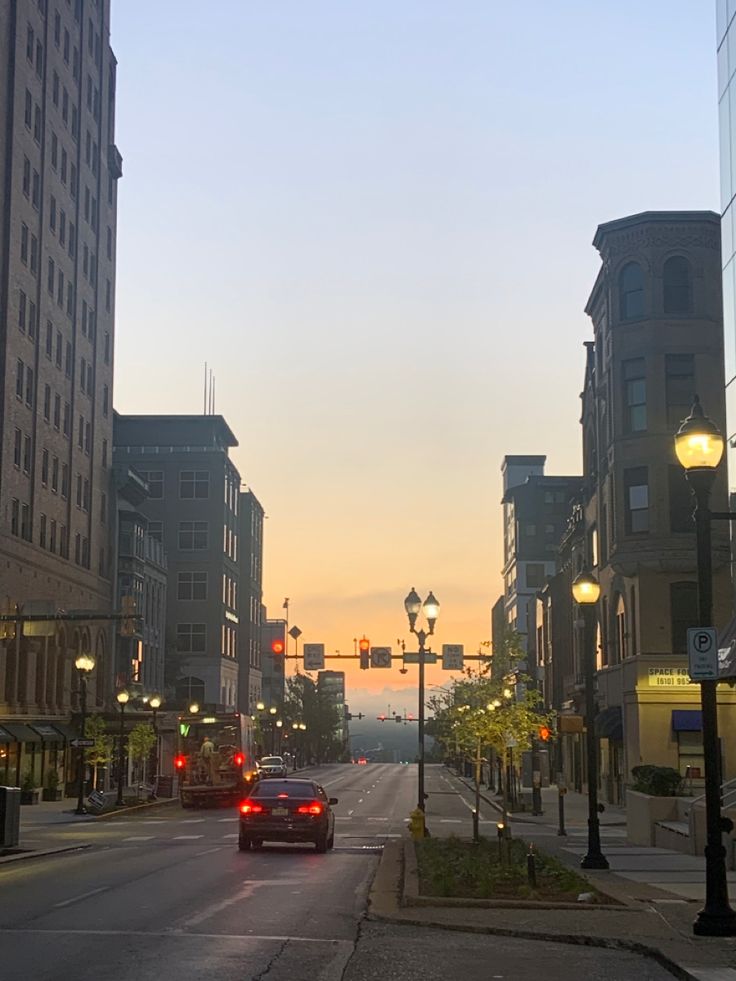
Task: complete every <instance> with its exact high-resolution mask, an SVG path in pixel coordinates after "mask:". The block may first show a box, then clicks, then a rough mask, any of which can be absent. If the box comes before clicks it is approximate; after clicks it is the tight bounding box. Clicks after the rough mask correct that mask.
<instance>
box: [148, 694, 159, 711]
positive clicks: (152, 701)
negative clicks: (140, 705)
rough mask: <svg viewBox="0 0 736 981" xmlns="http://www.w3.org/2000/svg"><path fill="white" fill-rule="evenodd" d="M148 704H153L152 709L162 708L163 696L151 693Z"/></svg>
mask: <svg viewBox="0 0 736 981" xmlns="http://www.w3.org/2000/svg"><path fill="white" fill-rule="evenodd" d="M148 704H149V705H150V706H151V708H152V709H159V708H161V696H160V695H151V697H150V698H149V699H148Z"/></svg>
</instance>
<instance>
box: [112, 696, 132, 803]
mask: <svg viewBox="0 0 736 981" xmlns="http://www.w3.org/2000/svg"><path fill="white" fill-rule="evenodd" d="M115 698H116V700H117V703H118V705H119V706H120V743H119V746H118V798H117V801H116V803H117V805H118V807H122V806H123V804H124V803H125V801H124V800H123V770H124V749H125V706H126V705H127V704H128V701H129V700H130V695H129V694H128V692H127V691H125V690H123V691H119V692H118V693H117V695H116V696H115Z"/></svg>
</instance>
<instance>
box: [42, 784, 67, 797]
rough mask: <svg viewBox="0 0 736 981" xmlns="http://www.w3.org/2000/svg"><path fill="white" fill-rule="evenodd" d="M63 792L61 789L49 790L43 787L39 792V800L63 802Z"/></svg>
mask: <svg viewBox="0 0 736 981" xmlns="http://www.w3.org/2000/svg"><path fill="white" fill-rule="evenodd" d="M63 799H64V792H63V790H61V788H58V789H54V790H50V789H49V788H48V787H44V789H43V791H42V792H41V800H63Z"/></svg>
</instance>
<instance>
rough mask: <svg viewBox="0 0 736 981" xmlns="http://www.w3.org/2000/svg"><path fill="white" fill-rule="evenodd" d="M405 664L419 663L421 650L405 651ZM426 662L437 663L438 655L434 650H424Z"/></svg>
mask: <svg viewBox="0 0 736 981" xmlns="http://www.w3.org/2000/svg"><path fill="white" fill-rule="evenodd" d="M403 658H404V664H419V651H404V654H403ZM424 663H425V664H436V663H437V655H436V654H435V653H434V651H425V652H424Z"/></svg>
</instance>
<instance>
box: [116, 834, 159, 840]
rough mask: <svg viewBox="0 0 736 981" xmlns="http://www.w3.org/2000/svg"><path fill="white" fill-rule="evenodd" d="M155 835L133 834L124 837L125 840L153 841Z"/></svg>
mask: <svg viewBox="0 0 736 981" xmlns="http://www.w3.org/2000/svg"><path fill="white" fill-rule="evenodd" d="M155 837H156V836H155V835H133V837H132V838H123V842H126V841H153V839H154V838H155Z"/></svg>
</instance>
